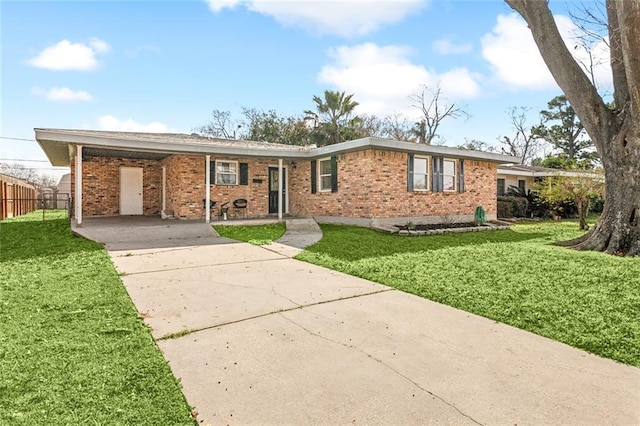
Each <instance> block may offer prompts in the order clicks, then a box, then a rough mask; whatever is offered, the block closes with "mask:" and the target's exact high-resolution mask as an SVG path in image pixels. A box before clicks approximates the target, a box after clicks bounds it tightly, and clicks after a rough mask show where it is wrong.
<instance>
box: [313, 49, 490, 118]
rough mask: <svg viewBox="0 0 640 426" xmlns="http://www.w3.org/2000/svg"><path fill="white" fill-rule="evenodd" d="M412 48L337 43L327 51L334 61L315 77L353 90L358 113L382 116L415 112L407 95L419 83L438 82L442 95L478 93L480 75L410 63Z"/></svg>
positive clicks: (461, 96) (457, 97) (464, 96)
mask: <svg viewBox="0 0 640 426" xmlns="http://www.w3.org/2000/svg"><path fill="white" fill-rule="evenodd" d="M410 53H411V51H410V49H408V48H407V47H403V46H378V45H376V44H374V43H364V44H360V45H357V46H352V47H349V46H340V47H337V48H333V49H331V50H330V51H329V56H330V57H332V58H333V61H334V63H333V64H330V65H325V66H324V67H323V68H322V69H321V71H320V73H319V75H318V79H319V81H320V82H321V83H325V84H329V85H331V86H333V87H335V88H337V89H338V90H340V91H345V92H347V93H353V94H354V99H355V100H356V101H358V102H359V103H360V105H359V106H358V111H359V112H360V113H367V114H376V115H385V114H389V113H393V112H401V113H404V114H407V115H414V114H415V110H414V109H413V108H411V101H410V100H409V99H408V97H409V96H410V95H412V94H415V93H418V92H419V91H420V90H421V85H427V86H429V87H431V88H434V87H435V86H437V85H438V84H440V87H441V89H442V96H443V98H447V99H450V100H460V99H468V98H473V97H475V96H477V95H478V94H479V92H480V87H479V85H478V83H477V80H478V79H479V76H478V75H476V74H473V73H471V72H469V71H468V70H467V69H466V68H455V69H452V70H449V71H447V72H445V73H442V74H438V73H437V72H435V71H433V70H429V69H427V68H425V67H424V66H422V65H417V64H414V63H412V62H411V61H410V60H409V59H408V56H409V55H410Z"/></svg>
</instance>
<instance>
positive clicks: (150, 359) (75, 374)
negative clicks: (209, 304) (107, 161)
mask: <svg viewBox="0 0 640 426" xmlns="http://www.w3.org/2000/svg"><path fill="white" fill-rule="evenodd" d="M0 264H1V266H0V424H24V425H33V424H43V425H44V424H46V425H48V424H78V425H79V424H110V425H125V424H126V425H133V424H135V425H160V424H162V425H169V424H170V425H195V424H196V422H195V421H194V420H193V419H192V418H191V413H190V407H189V406H188V404H187V403H186V401H185V399H184V396H183V395H182V392H181V390H180V385H179V383H178V382H177V380H176V379H175V378H174V377H173V375H172V374H171V371H170V369H169V366H168V365H167V363H166V362H165V360H164V358H163V357H162V354H161V353H160V350H159V349H158V348H157V347H156V345H155V342H154V341H153V339H152V337H151V334H150V333H149V330H148V329H147V328H146V327H145V325H144V324H143V322H142V320H141V319H140V318H139V317H138V314H137V312H136V309H135V307H134V306H133V304H132V302H131V300H130V298H129V296H128V295H127V293H126V291H125V289H124V286H123V285H122V283H121V282H120V279H119V277H118V274H117V273H116V271H115V269H114V267H113V265H112V263H111V261H110V259H109V256H108V255H107V253H106V252H105V250H104V249H103V247H102V246H101V245H99V244H97V243H94V242H92V241H88V240H85V239H82V238H76V237H73V236H71V233H70V230H69V222H68V221H67V220H65V219H64V212H61V213H60V218H59V219H55V218H53V217H52V216H51V215H50V214H49V213H48V214H47V220H46V221H44V222H43V221H42V213H41V212H34V213H31V214H29V215H25V216H22V217H18V218H15V219H9V220H6V221H4V222H2V223H1V224H0Z"/></svg>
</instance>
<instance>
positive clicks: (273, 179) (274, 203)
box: [269, 167, 287, 214]
mask: <svg viewBox="0 0 640 426" xmlns="http://www.w3.org/2000/svg"><path fill="white" fill-rule="evenodd" d="M282 177H283V179H282V212H283V213H285V212H286V210H287V169H282ZM278 201H279V200H278V168H277V167H269V213H271V214H273V213H278Z"/></svg>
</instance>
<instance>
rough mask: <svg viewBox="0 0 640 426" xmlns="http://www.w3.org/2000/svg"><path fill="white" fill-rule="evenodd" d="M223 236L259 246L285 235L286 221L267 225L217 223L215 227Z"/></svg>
mask: <svg viewBox="0 0 640 426" xmlns="http://www.w3.org/2000/svg"><path fill="white" fill-rule="evenodd" d="M213 228H214V229H215V230H216V231H217V232H218V234H220V236H222V237H226V238H231V239H232V240H238V241H244V242H246V243H251V244H255V245H257V246H261V245H265V244H269V243H271V242H273V241H275V240H277V239H278V238H280V237H282V236H283V235H284V232H285V231H286V230H287V228H286V227H285V224H284V223H270V224H267V225H252V226H244V225H216V226H214V227H213Z"/></svg>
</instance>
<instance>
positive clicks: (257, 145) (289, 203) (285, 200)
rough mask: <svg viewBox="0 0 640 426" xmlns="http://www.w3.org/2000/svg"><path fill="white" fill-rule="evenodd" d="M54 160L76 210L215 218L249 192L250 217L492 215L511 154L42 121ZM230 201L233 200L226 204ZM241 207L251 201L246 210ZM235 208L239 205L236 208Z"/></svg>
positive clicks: (385, 219)
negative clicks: (72, 126) (67, 176)
mask: <svg viewBox="0 0 640 426" xmlns="http://www.w3.org/2000/svg"><path fill="white" fill-rule="evenodd" d="M35 133H36V140H37V141H38V143H39V144H40V146H41V147H42V149H43V150H44V152H45V153H46V155H47V157H48V158H49V160H50V161H51V164H52V165H54V166H68V167H70V168H71V196H72V199H73V203H74V209H73V211H74V213H73V215H74V218H75V220H76V223H77V224H78V225H80V224H81V223H82V218H83V217H91V216H118V215H148V216H161V217H163V218H170V217H173V218H180V219H202V218H204V219H205V220H206V221H207V222H209V221H210V220H214V219H219V216H218V213H219V210H218V209H213V210H209V209H205V208H204V206H205V205H208V204H209V201H216V206H217V207H219V206H220V205H221V204H223V203H225V202H231V201H233V200H235V199H240V198H244V199H246V200H247V201H248V204H247V209H246V216H247V217H251V218H259V217H270V216H273V217H278V218H279V219H282V217H283V215H293V216H304V217H313V218H315V219H316V220H317V221H318V222H338V223H349V224H355V225H361V226H371V225H375V224H376V223H379V224H386V225H390V224H399V223H400V224H404V223H406V222H408V221H412V222H415V223H438V222H443V221H473V215H474V211H475V209H476V207H477V206H482V207H484V209H485V211H486V213H487V217H488V219H490V220H491V219H495V218H496V176H497V167H498V165H499V164H506V163H514V162H517V161H518V160H519V159H518V158H515V157H511V156H506V155H501V154H494V153H486V152H480V151H469V150H461V149H456V148H449V147H444V146H431V145H422V144H415V143H410V142H400V141H394V140H387V139H379V138H363V139H357V140H353V141H348V142H342V143H339V144H335V145H330V146H325V147H320V148H316V147H314V146H306V147H304V146H292V145H280V144H272V143H267V142H254V141H240V140H226V139H214V138H207V137H203V136H199V135H195V134H192V135H186V134H159V133H128V132H109V131H92V130H63V129H35ZM229 206H231V204H229ZM243 212H244V211H243ZM229 214H230V215H231V216H233V208H232V207H231V209H230V210H229Z"/></svg>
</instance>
